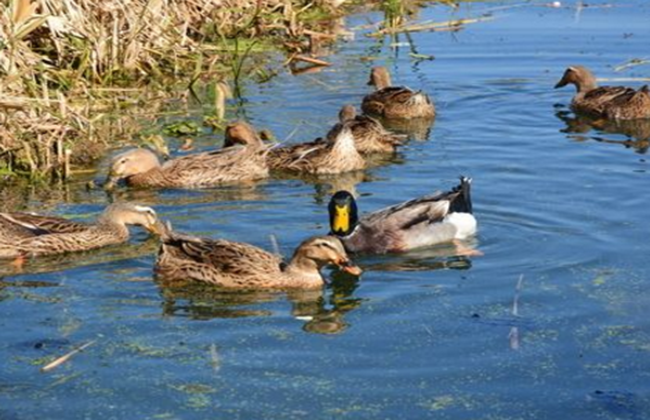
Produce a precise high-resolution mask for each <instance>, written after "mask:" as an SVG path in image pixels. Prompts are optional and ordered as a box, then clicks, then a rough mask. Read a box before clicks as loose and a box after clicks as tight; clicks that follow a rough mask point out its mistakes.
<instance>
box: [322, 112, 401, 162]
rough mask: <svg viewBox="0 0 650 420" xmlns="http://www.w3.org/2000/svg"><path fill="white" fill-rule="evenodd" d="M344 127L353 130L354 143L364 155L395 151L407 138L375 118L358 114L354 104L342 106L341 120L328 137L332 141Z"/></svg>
mask: <svg viewBox="0 0 650 420" xmlns="http://www.w3.org/2000/svg"><path fill="white" fill-rule="evenodd" d="M343 127H348V128H349V129H350V130H351V131H352V136H353V137H354V145H355V147H356V149H357V150H358V151H359V153H361V154H362V155H364V154H371V153H393V152H395V150H396V149H397V147H398V146H401V145H402V144H403V142H404V140H405V139H406V136H403V135H399V134H393V133H391V132H390V131H388V130H386V129H385V128H384V126H383V125H382V124H381V123H380V122H379V121H378V120H376V119H375V118H372V117H370V116H367V115H357V112H356V110H355V109H354V106H352V105H345V106H344V107H343V108H341V111H340V112H339V122H338V123H337V124H336V125H335V126H334V127H332V129H331V130H330V131H329V133H327V138H328V139H329V140H330V141H331V139H333V138H334V137H335V136H336V134H337V133H338V132H340V130H341V129H342V128H343Z"/></svg>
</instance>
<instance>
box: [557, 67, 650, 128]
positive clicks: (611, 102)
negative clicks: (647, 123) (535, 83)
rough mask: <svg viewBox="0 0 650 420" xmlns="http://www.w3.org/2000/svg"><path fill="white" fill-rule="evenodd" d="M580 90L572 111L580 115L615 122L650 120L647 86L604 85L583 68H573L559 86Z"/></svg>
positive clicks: (564, 76) (649, 96)
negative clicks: (597, 82)
mask: <svg viewBox="0 0 650 420" xmlns="http://www.w3.org/2000/svg"><path fill="white" fill-rule="evenodd" d="M568 84H573V85H575V87H576V92H577V93H576V95H575V96H574V97H573V100H572V101H571V109H573V111H575V112H576V113H580V114H586V115H590V116H594V117H599V118H600V117H602V118H607V119H612V120H633V119H638V118H650V91H649V89H648V86H647V85H645V86H643V87H641V88H640V89H639V90H634V89H632V88H629V87H624V86H601V87H598V86H597V84H596V78H595V77H594V75H593V74H592V73H591V71H589V69H587V68H586V67H583V66H571V67H569V68H568V69H566V71H565V72H564V75H563V76H562V79H561V80H560V81H559V82H558V83H557V84H556V85H555V88H556V89H557V88H561V87H564V86H566V85H568Z"/></svg>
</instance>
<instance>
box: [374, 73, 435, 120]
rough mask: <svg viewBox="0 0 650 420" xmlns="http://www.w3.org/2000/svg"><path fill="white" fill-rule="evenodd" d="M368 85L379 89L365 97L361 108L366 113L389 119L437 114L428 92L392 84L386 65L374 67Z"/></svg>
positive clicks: (433, 115)
mask: <svg viewBox="0 0 650 420" xmlns="http://www.w3.org/2000/svg"><path fill="white" fill-rule="evenodd" d="M368 85H371V86H375V88H376V89H377V90H376V91H375V92H373V93H371V94H369V95H366V96H365V97H364V98H363V102H362V103H361V110H362V111H363V112H364V113H366V114H369V115H376V116H379V117H384V118H388V119H390V118H398V119H411V118H433V117H435V115H436V109H435V106H434V105H433V102H432V101H431V99H430V98H429V96H428V95H427V94H426V93H424V92H422V91H417V92H416V91H413V90H411V89H409V88H407V87H403V86H391V79H390V73H389V72H388V69H387V68H386V67H383V66H377V67H373V68H372V70H371V71H370V81H368Z"/></svg>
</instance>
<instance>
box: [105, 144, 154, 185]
mask: <svg viewBox="0 0 650 420" xmlns="http://www.w3.org/2000/svg"><path fill="white" fill-rule="evenodd" d="M159 167H160V161H159V160H158V156H156V154H155V153H154V152H152V151H151V150H149V149H131V150H127V151H126V152H124V153H120V154H119V155H117V156H115V157H114V158H113V160H112V161H111V169H110V171H109V172H108V179H107V181H106V185H105V186H104V188H105V189H107V190H109V189H112V188H113V187H114V186H115V184H116V183H117V182H118V181H119V180H121V179H125V178H128V177H130V176H133V175H138V174H143V173H145V172H149V171H150V170H152V169H154V168H159Z"/></svg>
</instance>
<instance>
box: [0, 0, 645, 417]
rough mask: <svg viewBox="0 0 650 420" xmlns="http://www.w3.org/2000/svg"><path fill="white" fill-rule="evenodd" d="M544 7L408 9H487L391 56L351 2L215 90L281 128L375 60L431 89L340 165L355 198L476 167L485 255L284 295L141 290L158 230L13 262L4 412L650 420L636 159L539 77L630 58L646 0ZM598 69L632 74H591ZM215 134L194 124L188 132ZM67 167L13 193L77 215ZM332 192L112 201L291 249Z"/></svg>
mask: <svg viewBox="0 0 650 420" xmlns="http://www.w3.org/2000/svg"><path fill="white" fill-rule="evenodd" d="M563 3H564V4H565V7H561V8H550V7H543V6H542V3H528V2H524V3H521V4H519V3H514V2H486V3H483V2H473V3H470V4H466V5H461V6H460V7H459V8H458V9H456V10H454V9H451V8H449V7H446V6H434V5H431V6H429V7H427V8H424V9H422V10H421V11H420V16H419V20H431V19H433V20H436V21H446V20H450V19H456V18H467V17H479V16H485V15H489V16H491V17H492V18H493V20H491V21H486V22H480V23H474V24H468V25H466V26H465V28H464V29H463V30H462V31H458V32H453V33H452V32H437V33H431V32H428V33H427V32H424V33H413V34H411V38H412V43H413V45H414V46H415V48H416V50H417V52H418V53H420V54H426V55H433V56H435V60H431V61H429V60H421V61H418V60H417V58H415V57H412V56H409V52H410V47H409V45H408V40H407V39H406V38H405V37H404V36H403V35H401V36H400V37H399V39H397V40H391V39H389V38H385V39H383V40H382V39H379V40H377V39H374V38H369V37H366V36H365V33H367V32H368V31H370V30H371V29H370V28H368V26H367V25H368V23H369V22H377V21H379V20H381V15H380V14H377V13H371V14H363V15H356V16H352V17H350V18H347V19H346V22H345V25H346V27H347V29H348V30H351V31H353V33H354V35H355V36H354V39H353V40H349V41H342V42H340V43H338V44H337V45H336V46H335V47H334V48H333V49H332V51H331V54H330V55H328V56H324V57H323V58H324V59H326V60H328V61H330V62H332V64H333V65H332V66H331V67H329V68H326V69H324V70H323V71H321V72H319V73H310V74H305V75H301V76H292V75H290V74H289V73H283V74H281V75H279V76H278V77H276V78H274V79H272V80H271V81H269V82H267V83H265V84H261V85H258V84H255V83H248V84H246V85H245V86H244V95H243V99H244V100H243V105H242V106H241V107H236V106H234V105H233V108H232V109H231V110H230V114H229V117H235V116H237V115H238V116H240V117H241V116H246V117H247V118H248V119H249V120H250V121H251V122H252V123H253V124H254V125H255V126H257V127H259V128H268V129H270V130H272V131H273V132H274V133H275V135H276V136H277V137H278V138H279V139H285V138H287V137H290V139H289V141H299V140H311V139H313V138H314V137H317V136H320V135H323V134H324V133H325V132H326V130H327V129H328V127H329V126H331V124H333V123H334V122H335V120H336V115H337V112H338V109H339V108H340V106H341V105H343V104H345V103H355V104H359V102H360V99H361V97H362V96H363V95H364V94H365V93H367V92H368V89H369V88H368V87H367V86H366V85H365V82H366V81H367V78H368V72H369V69H370V67H371V66H372V65H374V64H383V65H386V66H388V67H389V69H390V70H391V72H392V74H393V79H394V81H395V82H396V83H397V84H406V85H409V86H411V87H414V88H421V89H424V90H426V91H427V92H429V94H430V95H431V96H432V98H433V99H434V101H435V102H436V105H437V109H438V113H439V115H438V117H437V119H436V121H435V124H434V126H433V127H432V128H431V130H430V131H428V132H427V130H426V129H425V130H424V136H426V137H427V138H425V139H421V140H417V139H413V140H411V141H410V142H409V144H408V145H407V146H406V147H405V148H404V149H403V150H402V151H401V152H400V154H399V156H398V157H396V158H395V159H394V162H392V163H390V164H386V165H383V166H378V167H375V168H373V169H370V170H368V171H366V173H364V174H362V176H357V177H356V179H355V177H352V179H350V177H348V178H346V179H344V181H345V182H346V183H347V184H346V185H353V184H354V181H356V182H358V183H357V184H356V190H357V192H358V193H359V194H360V198H359V205H360V207H361V208H362V209H363V210H366V211H371V210H375V209H379V208H381V207H383V206H386V205H389V204H393V203H395V202H398V201H402V200H406V199H409V198H412V197H416V196H419V195H422V194H425V193H429V192H431V191H434V190H438V189H447V188H449V187H451V186H453V185H455V183H456V182H457V176H458V175H460V174H464V175H469V176H471V177H473V178H474V183H473V188H474V189H473V200H474V206H475V213H476V216H477V218H478V220H479V226H480V233H479V235H478V236H477V238H476V240H475V242H474V243H473V244H472V245H473V246H475V247H476V248H477V249H478V250H480V251H481V252H482V253H483V254H484V255H483V256H482V257H472V258H471V259H467V258H456V257H453V255H452V253H453V252H452V249H451V248H449V247H446V246H440V247H435V248H432V249H427V250H420V251H417V252H413V253H409V254H407V255H404V256H386V257H366V258H361V259H359V260H358V261H357V262H358V263H359V264H360V265H361V266H362V267H364V268H365V269H366V271H365V273H364V275H363V276H362V278H361V280H360V281H358V282H355V281H353V280H351V279H349V278H343V277H342V278H339V277H336V278H334V281H333V285H332V286H329V287H328V288H327V289H325V290H324V291H323V292H322V293H320V292H317V293H314V292H310V293H293V294H291V295H286V294H282V293H266V292H265V293H256V294H238V293H223V292H219V291H215V290H211V289H203V288H202V289H195V288H187V287H184V288H175V289H170V288H165V287H162V286H159V285H157V284H156V283H155V282H154V281H153V279H152V271H151V267H152V264H153V261H154V253H155V250H156V243H155V240H153V241H152V240H149V241H147V240H146V235H144V234H143V233H141V232H136V231H134V236H133V239H132V240H131V244H130V245H127V246H124V247H118V248H113V249H111V250H107V251H99V252H95V253H91V254H88V255H84V256H82V257H79V258H75V259H72V260H70V259H69V258H65V259H63V260H58V261H57V260H55V261H54V262H52V261H50V262H44V263H43V266H42V267H40V268H41V270H36V268H38V267H39V266H38V264H34V263H32V264H31V266H30V265H28V267H27V268H26V269H30V268H31V269H32V271H41V272H40V273H38V272H36V273H33V272H31V274H28V273H23V274H8V275H6V276H5V277H4V278H2V280H1V283H0V328H1V329H2V331H3V332H2V337H3V339H2V342H1V343H0V357H1V358H2V360H3V362H2V368H1V369H0V418H2V419H31V418H93V419H94V418H106V419H109V418H115V419H122V418H138V419H208V418H209V419H215V418H229V419H257V418H273V419H303V418H305V419H306V418H309V419H334V418H336V419H338V418H349V419H400V418H404V419H421V418H434V417H435V418H453V419H474V418H481V419H560V418H562V419H646V418H650V357H648V356H649V355H650V322H649V321H648V319H649V318H648V316H647V309H648V307H649V306H650V292H648V290H650V287H649V286H650V278H649V274H650V269H649V267H648V264H647V261H648V251H650V245H649V244H648V240H647V232H648V230H647V222H646V220H647V209H648V206H649V205H650V198H648V195H647V194H646V191H647V185H648V181H649V180H650V176H649V174H648V162H647V156H646V154H645V153H644V149H643V148H635V147H630V144H637V142H638V141H639V140H638V139H636V138H633V137H628V136H627V135H625V134H620V133H612V132H608V131H606V130H598V129H589V128H588V127H587V128H586V129H583V130H581V131H580V132H575V130H572V129H570V128H569V129H568V128H567V124H566V123H565V122H563V120H562V119H560V118H559V117H558V115H560V116H565V117H568V118H572V117H573V116H572V114H570V113H568V108H567V104H568V103H569V102H570V99H571V97H572V95H573V91H572V90H571V89H569V88H565V89H561V90H554V89H553V86H554V85H555V83H556V82H557V81H558V80H559V79H560V77H561V76H562V73H563V72H564V69H565V68H566V67H567V66H569V65H572V64H581V65H585V66H587V67H589V68H591V69H592V70H593V71H594V72H595V73H596V75H597V76H599V77H602V78H621V77H622V78H647V77H649V76H650V66H648V65H645V66H638V67H631V68H628V69H626V70H624V71H620V72H616V71H614V67H616V66H618V65H620V64H623V63H625V62H626V61H628V60H630V59H634V58H648V55H647V54H648V45H649V41H650V25H648V22H649V21H650V20H649V19H650V5H648V4H647V3H646V2H644V1H641V0H638V1H616V2H612V4H611V7H609V6H610V4H606V3H603V2H600V1H597V2H594V3H590V6H589V7H585V8H583V9H581V10H577V9H576V8H575V7H574V6H575V5H576V4H575V2H573V1H568V2H563ZM617 83H625V84H628V85H630V86H637V87H638V86H641V85H642V84H643V83H647V82H642V81H627V82H604V83H603V84H617ZM233 104H234V102H233ZM204 111H205V112H207V111H206V110H205V109H202V108H201V107H196V109H195V110H194V111H193V113H192V114H191V115H192V116H193V117H195V118H197V119H200V118H202V116H203V112H204ZM163 122H165V121H163ZM161 123H162V122H161ZM294 130H295V132H294ZM220 139H221V134H220V133H216V134H214V135H212V134H210V133H209V132H208V131H207V130H206V132H205V133H204V135H203V136H200V137H199V138H197V140H196V142H197V146H198V147H199V148H208V147H213V146H214V144H215V142H216V141H217V140H219V141H220ZM170 141H171V142H172V146H174V145H175V143H174V142H175V140H170ZM630 141H632V142H633V143H630ZM617 142H618V143H620V144H617ZM621 142H627V143H621ZM172 148H173V147H172ZM104 165H105V162H104V163H102V165H100V167H99V169H100V174H98V175H97V176H98V177H100V176H101V171H102V170H104ZM85 181H86V179H79V180H77V181H72V183H71V184H70V185H68V186H67V187H66V188H65V189H64V190H62V191H58V192H53V193H52V194H51V195H50V196H48V197H46V198H42V197H41V196H31V195H29V194H25V198H24V201H23V202H24V203H25V207H26V208H27V209H29V210H39V211H50V212H54V213H57V214H65V215H73V216H74V215H77V216H79V217H80V218H82V219H85V218H88V217H90V216H91V215H92V214H94V213H96V212H98V211H100V210H101V209H102V208H103V207H104V206H105V204H106V196H105V195H104V194H103V193H102V192H100V191H90V192H89V191H86V190H85V189H84V188H83V187H84V183H85ZM339 181H341V180H339ZM334 183H335V184H336V182H334ZM331 188H332V187H331V186H330V185H328V184H327V183H318V182H316V183H314V182H306V181H303V180H300V179H283V180H278V179H271V180H268V181H265V182H262V183H260V184H258V185H257V186H254V187H227V188H226V187H224V188H215V189H211V190H206V191H160V192H155V191H125V192H121V193H119V194H118V196H117V197H115V198H116V199H122V200H131V201H136V202H140V203H142V204H147V205H151V206H153V207H154V208H155V209H156V210H157V211H158V212H159V213H160V214H161V215H162V216H163V217H164V218H165V219H169V220H171V221H172V223H173V224H174V226H175V227H176V228H177V229H179V230H183V231H187V232H192V233H196V234H201V235H206V236H212V237H225V238H229V239H233V240H240V241H247V242H251V243H254V244H257V245H261V246H264V247H266V248H268V249H271V244H270V240H269V239H268V237H269V235H271V234H274V235H275V236H276V237H277V239H278V241H279V244H280V247H281V249H282V251H283V252H284V253H285V254H290V253H291V250H292V249H293V247H294V246H295V245H296V244H298V243H299V242H300V241H301V240H302V239H304V238H305V237H307V236H310V235H313V234H318V233H324V232H325V231H326V230H327V227H326V226H327V209H326V204H327V200H328V197H329V194H330V192H331ZM5 268H6V267H5ZM5 268H3V270H5ZM54 268H56V269H57V270H54ZM5 271H6V270H5ZM520 279H521V281H520ZM518 283H519V284H520V287H519V288H517V284H518ZM515 301H516V302H517V304H516V310H517V311H516V315H513V307H514V302H515ZM90 340H96V342H95V344H94V345H92V346H91V347H90V348H88V349H87V350H86V351H84V352H83V353H81V354H78V355H76V356H75V357H74V358H73V359H72V360H71V361H69V362H68V363H66V364H64V365H63V366H61V367H59V368H57V369H55V370H53V371H51V372H50V373H40V372H39V368H40V367H41V366H42V365H43V364H44V363H45V362H46V360H50V359H48V357H54V356H59V355H62V354H65V353H66V352H68V351H69V350H71V349H72V348H74V347H75V346H77V345H79V344H82V343H85V342H87V341H90Z"/></svg>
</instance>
